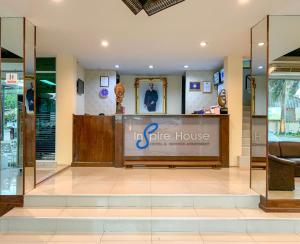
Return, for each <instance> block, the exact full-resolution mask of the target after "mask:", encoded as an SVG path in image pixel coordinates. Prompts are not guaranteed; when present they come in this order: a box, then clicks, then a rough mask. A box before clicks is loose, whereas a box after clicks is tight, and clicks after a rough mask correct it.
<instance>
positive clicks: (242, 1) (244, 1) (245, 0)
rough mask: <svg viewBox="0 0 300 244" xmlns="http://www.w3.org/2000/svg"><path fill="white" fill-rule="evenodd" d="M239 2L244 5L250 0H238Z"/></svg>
mask: <svg viewBox="0 0 300 244" xmlns="http://www.w3.org/2000/svg"><path fill="white" fill-rule="evenodd" d="M238 2H239V4H241V5H244V4H247V3H250V0H238Z"/></svg>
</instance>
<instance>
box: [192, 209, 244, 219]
mask: <svg viewBox="0 0 300 244" xmlns="http://www.w3.org/2000/svg"><path fill="white" fill-rule="evenodd" d="M195 210H196V212H197V215H198V217H211V218H235V219H238V218H241V217H242V214H241V213H240V212H239V211H238V210H237V209H195Z"/></svg>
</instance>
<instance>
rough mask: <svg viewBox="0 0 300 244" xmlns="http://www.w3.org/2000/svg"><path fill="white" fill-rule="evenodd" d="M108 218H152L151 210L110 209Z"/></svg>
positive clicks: (107, 214) (107, 213)
mask: <svg viewBox="0 0 300 244" xmlns="http://www.w3.org/2000/svg"><path fill="white" fill-rule="evenodd" d="M105 216H106V217H151V209H108V210H107V212H106V214H105Z"/></svg>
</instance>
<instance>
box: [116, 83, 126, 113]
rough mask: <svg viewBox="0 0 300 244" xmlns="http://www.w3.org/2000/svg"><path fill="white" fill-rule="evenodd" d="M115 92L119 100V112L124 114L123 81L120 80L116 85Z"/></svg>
mask: <svg viewBox="0 0 300 244" xmlns="http://www.w3.org/2000/svg"><path fill="white" fill-rule="evenodd" d="M115 94H116V101H117V114H123V113H124V108H123V106H122V102H123V99H124V94H125V88H124V86H123V84H122V82H119V83H118V84H117V85H116V86H115Z"/></svg>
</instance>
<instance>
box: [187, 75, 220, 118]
mask: <svg viewBox="0 0 300 244" xmlns="http://www.w3.org/2000/svg"><path fill="white" fill-rule="evenodd" d="M213 75H214V72H212V71H187V72H186V95H185V99H186V103H185V112H186V114H191V113H193V112H194V111H197V110H200V109H202V108H203V107H205V108H209V107H210V106H212V105H216V104H217V103H218V102H217V93H218V92H217V90H216V89H214V87H213V88H212V89H213V92H212V93H203V92H195V91H190V82H195V81H201V82H203V81H211V82H213Z"/></svg>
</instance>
